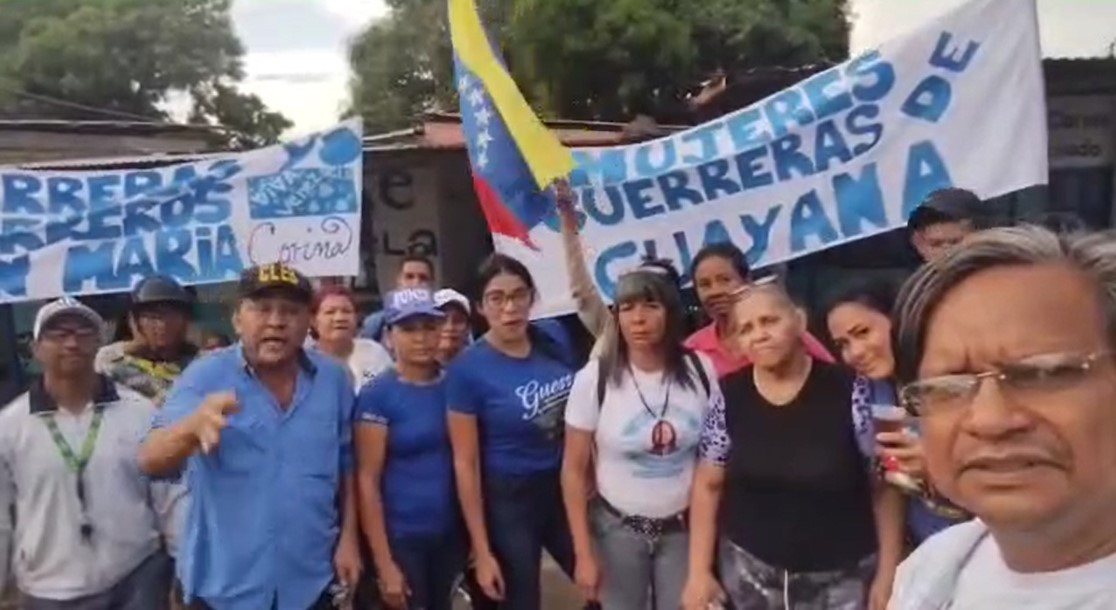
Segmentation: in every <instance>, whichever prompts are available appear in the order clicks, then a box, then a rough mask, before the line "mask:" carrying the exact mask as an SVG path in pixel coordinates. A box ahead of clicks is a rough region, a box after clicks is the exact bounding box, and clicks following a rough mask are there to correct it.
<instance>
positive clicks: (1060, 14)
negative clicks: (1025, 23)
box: [849, 0, 1116, 57]
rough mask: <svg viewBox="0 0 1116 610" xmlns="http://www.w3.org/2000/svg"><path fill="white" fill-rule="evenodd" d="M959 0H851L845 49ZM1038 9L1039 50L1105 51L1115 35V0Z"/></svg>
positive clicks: (875, 40) (1042, 4) (900, 29)
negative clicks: (851, 17) (849, 31)
mask: <svg viewBox="0 0 1116 610" xmlns="http://www.w3.org/2000/svg"><path fill="white" fill-rule="evenodd" d="M965 1H966V0H902V1H901V2H898V1H896V0H853V2H852V11H853V14H854V21H853V28H852V35H851V37H850V44H849V46H850V47H851V51H852V52H853V53H859V52H861V51H863V50H865V49H868V48H872V47H875V46H877V45H879V44H880V43H882V42H885V41H887V40H889V39H891V38H894V37H896V36H900V35H902V34H903V33H905V32H907V31H909V30H911V29H913V28H916V27H918V26H919V25H921V24H923V23H925V22H926V21H928V20H931V19H933V18H935V17H937V16H938V15H941V14H942V13H944V12H946V11H949V10H950V9H951V8H953V7H955V6H957V5H959V4H962V3H963V2H965ZM1001 1H1008V0H1001ZM1020 1H1022V0H1020ZM1038 9H1039V30H1040V33H1041V36H1042V50H1043V55H1045V56H1046V57H1093V56H1098V55H1107V54H1109V53H1110V45H1111V44H1112V43H1113V42H1114V40H1116V29H1113V28H1112V25H1111V24H1113V23H1116V2H1066V1H1065V0H1038Z"/></svg>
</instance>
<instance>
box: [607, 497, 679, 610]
mask: <svg viewBox="0 0 1116 610" xmlns="http://www.w3.org/2000/svg"><path fill="white" fill-rule="evenodd" d="M590 521H591V523H592V527H593V538H594V539H595V541H596V543H597V555H598V558H599V561H600V564H601V606H602V608H603V610H647V609H650V610H678V608H679V606H680V605H681V603H682V588H683V587H685V585H686V572H687V566H688V564H689V552H690V534H689V532H688V531H678V532H671V533H669V534H664V535H662V536H661V537H659V538H658V539H657V540H653V539H650V538H648V537H647V536H644V535H643V534H639V533H636V532H634V531H632V530H631V529H629V528H628V527H627V526H625V525H624V524H623V522H622V521H621V519H620V517H618V516H616V515H615V514H613V513H611V512H609V511H608V510H607V509H605V508H604V507H603V506H601V504H600V502H599V501H598V502H595V503H593V504H592V506H591V509H590Z"/></svg>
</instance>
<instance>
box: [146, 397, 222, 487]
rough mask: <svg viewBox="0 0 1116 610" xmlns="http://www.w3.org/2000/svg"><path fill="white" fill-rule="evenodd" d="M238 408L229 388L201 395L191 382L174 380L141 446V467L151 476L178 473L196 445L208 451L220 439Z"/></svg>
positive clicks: (171, 475) (174, 474)
mask: <svg viewBox="0 0 1116 610" xmlns="http://www.w3.org/2000/svg"><path fill="white" fill-rule="evenodd" d="M237 410H239V406H238V405H237V401H236V395H235V394H233V393H232V392H217V393H214V394H210V395H208V396H204V397H203V396H202V395H201V393H200V392H198V391H197V390H195V389H194V387H193V386H192V385H190V384H188V383H176V384H175V385H174V387H173V388H172V389H171V392H170V395H168V396H167V400H166V402H165V403H164V404H163V408H162V409H160V410H159V412H158V413H157V414H156V415H155V420H154V424H153V427H152V430H151V432H150V433H148V435H147V439H146V440H144V442H143V445H142V446H140V450H139V467H140V470H141V471H142V472H143V473H144V474H146V475H148V476H152V477H174V476H177V475H178V474H179V473H180V472H181V471H182V467H183V466H185V465H186V460H188V459H190V456H192V455H194V453H195V452H196V451H197V450H198V449H202V450H203V451H207V452H208V451H210V450H212V449H213V448H214V447H216V446H217V445H218V444H219V443H220V442H221V432H222V431H223V430H224V429H225V428H226V427H227V426H228V417H229V416H230V415H232V414H233V413H235V412H237Z"/></svg>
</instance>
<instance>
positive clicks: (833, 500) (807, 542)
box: [720, 361, 877, 572]
mask: <svg viewBox="0 0 1116 610" xmlns="http://www.w3.org/2000/svg"><path fill="white" fill-rule="evenodd" d="M752 371H753V367H747V368H745V369H742V370H740V371H738V372H736V373H733V374H732V375H729V376H728V377H726V378H724V379H723V380H722V387H723V389H724V395H725V422H726V425H727V429H728V435H729V439H730V440H731V442H732V450H731V452H730V454H729V461H728V464H727V465H726V466H725V488H724V496H723V499H722V504H721V509H720V521H721V524H720V525H721V527H720V531H721V532H723V533H724V535H725V536H727V537H728V539H729V540H730V541H732V542H733V543H734V544H736V545H737V546H739V547H740V548H742V549H744V550H745V551H747V552H749V553H751V554H752V555H755V556H756V557H758V558H759V559H760V560H762V561H764V562H765V563H768V564H770V565H771V566H773V567H776V568H781V569H784V570H789V571H791V572H823V571H829V570H838V569H843V568H846V567H852V566H855V565H856V564H857V563H858V562H859V561H860V560H861V559H863V558H865V557H866V556H868V555H870V554H871V553H873V552H875V551H876V548H877V544H876V530H875V520H874V516H873V512H872V497H871V483H870V478H869V477H870V473H869V469H868V465H867V463H866V461H865V460H864V458H863V457H862V455H861V453H860V451H859V449H858V448H857V443H856V438H855V433H854V428H853V421H852V407H851V404H850V402H851V398H852V383H853V375H852V374H851V373H849V372H847V371H845V370H844V369H843V368H840V367H838V366H836V365H832V364H826V363H823V362H818V361H814V363H813V368H812V370H811V371H810V375H809V377H808V378H807V380H806V383H805V384H804V385H803V387H802V390H801V391H800V392H799V393H798V396H796V397H795V398H794V400H793V401H791V402H790V403H789V404H786V405H782V406H775V405H772V404H771V403H769V402H768V401H767V400H766V399H764V398H763V396H761V395H760V393H759V391H758V390H757V389H756V384H755V381H753V378H752Z"/></svg>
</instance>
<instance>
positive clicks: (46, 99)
mask: <svg viewBox="0 0 1116 610" xmlns="http://www.w3.org/2000/svg"><path fill="white" fill-rule="evenodd" d="M0 91H3V92H5V93H10V94H12V95H15V96H17V97H22V98H26V99H29V100H33V101H36V102H41V103H44V104H51V105H54V106H60V107H63V108H71V109H74V110H85V111H87V112H93V113H97V114H102V115H105V116H112V117H115V118H125V119H131V120H133V121H134V120H137V119H139V120H141V121H144V122H145V123H166V121H164V120H162V119H156V118H154V117H149V116H144V115H141V114H135V113H131V112H125V111H123V110H110V109H108V108H98V107H96V106H89V105H86V104H79V103H77V102H68V101H66V100H61V99H58V98H55V97H50V96H47V95H39V94H37V93H30V92H28V91H24V90H22V89H17V88H14V87H8V86H4V85H0Z"/></svg>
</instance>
